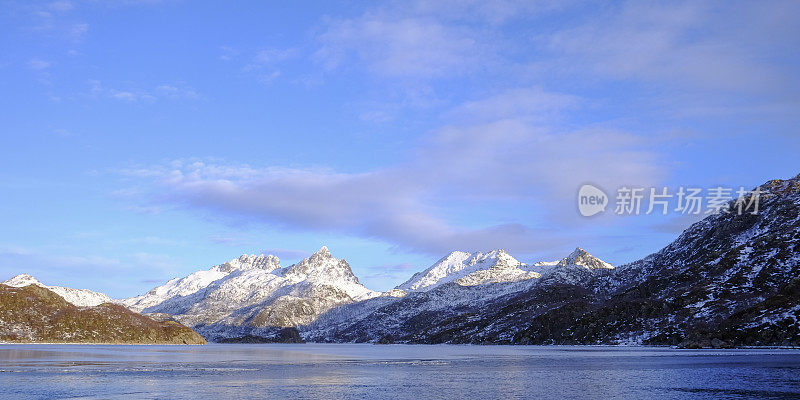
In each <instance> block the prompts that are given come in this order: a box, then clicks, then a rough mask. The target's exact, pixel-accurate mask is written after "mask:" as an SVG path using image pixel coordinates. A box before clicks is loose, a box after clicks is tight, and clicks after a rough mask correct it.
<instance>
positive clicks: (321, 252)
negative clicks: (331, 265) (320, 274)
mask: <svg viewBox="0 0 800 400" xmlns="http://www.w3.org/2000/svg"><path fill="white" fill-rule="evenodd" d="M313 256H321V257H326V258H327V257H333V256H332V255H331V251H330V250H328V246H322V247H320V248H319V250H317V252H316V253H314V254H313V255H312V257H313Z"/></svg>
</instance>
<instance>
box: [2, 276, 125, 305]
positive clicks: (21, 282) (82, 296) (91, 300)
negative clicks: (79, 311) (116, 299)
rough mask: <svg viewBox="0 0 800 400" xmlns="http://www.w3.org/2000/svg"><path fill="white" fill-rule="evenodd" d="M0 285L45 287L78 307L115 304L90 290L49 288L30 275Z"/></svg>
mask: <svg viewBox="0 0 800 400" xmlns="http://www.w3.org/2000/svg"><path fill="white" fill-rule="evenodd" d="M0 283H2V284H3V285H7V286H13V287H24V286H28V285H36V286H39V287H43V288H45V289H47V290H50V291H52V292H54V293H55V294H57V295H59V296H61V297H63V298H64V300H66V301H67V302H69V303H72V304H74V305H76V306H78V307H94V306H97V305H100V304H103V303H110V302H113V300H111V298H110V297H108V296H106V295H105V294H103V293H98V292H93V291H91V290H88V289H72V288H67V287H61V286H47V285H45V284H43V283H42V282H39V280H38V279H36V278H34V277H32V276H30V275H28V274H21V275H17V276H15V277H13V278H11V279H9V280H7V281H5V282H0Z"/></svg>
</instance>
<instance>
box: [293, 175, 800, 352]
mask: <svg viewBox="0 0 800 400" xmlns="http://www.w3.org/2000/svg"><path fill="white" fill-rule="evenodd" d="M760 189H761V191H762V192H763V193H762V195H761V197H760V205H759V212H758V214H755V215H754V214H751V213H745V214H742V215H739V214H738V213H719V214H715V215H711V216H709V217H707V218H706V219H704V220H702V221H700V222H698V223H696V224H694V225H692V226H691V227H690V228H689V229H687V230H686V231H684V232H683V234H681V235H680V237H679V238H678V239H677V240H676V241H675V242H673V243H672V244H670V245H669V246H667V247H666V248H664V249H662V250H661V251H659V252H657V253H655V254H652V255H650V256H648V257H646V258H645V259H643V260H640V261H636V262H633V263H630V264H627V265H623V266H620V267H619V268H616V269H614V268H612V267H611V266H609V265H607V264H605V263H603V262H602V261H600V260H596V259H594V258H593V257H591V256H589V255H588V254H584V252H582V251H580V249H578V250H577V251H576V252H574V253H573V254H571V255H570V256H568V257H566V258H565V259H564V260H561V261H559V262H552V263H537V264H534V265H533V266H532V268H535V269H540V270H542V271H543V272H542V277H541V278H540V279H531V280H529V281H522V282H511V283H493V284H488V285H479V286H473V287H464V286H460V285H458V284H456V282H451V283H445V284H442V285H440V286H439V287H435V288H433V289H432V290H428V291H424V292H412V293H409V294H408V295H407V296H405V297H403V298H402V299H398V300H392V301H390V300H386V299H373V300H369V301H367V302H363V303H362V304H352V305H348V306H345V307H343V308H342V309H337V310H333V311H331V312H330V313H329V314H328V315H323V316H322V317H321V318H320V319H319V320H318V321H317V322H316V323H314V324H311V325H310V326H308V327H305V328H304V332H303V334H304V335H305V338H306V339H307V340H317V341H334V342H340V341H372V342H404V343H508V344H512V343H513V344H601V343H605V344H620V343H627V344H664V345H679V346H685V347H697V346H702V347H709V346H711V347H726V346H745V345H794V346H798V345H800V247H799V246H800V176H798V177H795V178H793V179H789V180H774V181H770V182H767V183H766V184H765V185H763V186H761V188H760ZM731 205H734V203H733V202H732V203H731Z"/></svg>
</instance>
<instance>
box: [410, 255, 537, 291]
mask: <svg viewBox="0 0 800 400" xmlns="http://www.w3.org/2000/svg"><path fill="white" fill-rule="evenodd" d="M540 276H541V275H540V274H539V273H537V272H534V271H530V270H528V269H527V266H526V265H525V264H523V263H521V262H520V261H518V260H517V259H515V258H514V257H512V256H511V255H510V254H508V253H507V252H506V251H505V250H493V251H490V252H488V253H481V252H476V253H471V254H470V253H466V252H463V251H454V252H452V253H450V254H448V255H447V256H446V257H444V258H442V259H440V260H439V261H437V262H436V263H435V264H433V265H432V266H430V267H429V268H428V269H426V270H424V271H422V272H418V273H416V274H414V276H412V277H411V279H409V280H408V281H406V282H404V283H403V284H401V285H399V286H397V289H399V290H403V291H406V292H410V291H427V290H431V289H433V288H436V287H438V286H440V285H443V284H446V283H449V282H456V283H457V284H459V285H461V286H474V285H480V284H483V283H501V282H517V281H522V280H527V279H534V278H538V277H540Z"/></svg>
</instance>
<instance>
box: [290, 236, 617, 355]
mask: <svg viewBox="0 0 800 400" xmlns="http://www.w3.org/2000/svg"><path fill="white" fill-rule="evenodd" d="M454 254H455V255H456V257H452V256H453V255H454ZM464 254H467V253H461V254H459V253H458V252H455V253H451V254H450V256H448V257H445V258H443V259H441V260H440V261H438V262H437V263H435V264H434V265H433V266H432V267H431V268H428V269H427V270H425V271H423V272H421V273H418V274H415V276H414V277H412V279H411V280H409V281H408V282H406V283H405V284H403V285H401V286H400V287H406V288H409V287H413V286H411V285H413V284H415V283H419V282H425V283H430V285H429V287H424V286H423V287H422V289H418V290H412V291H410V292H408V294H407V295H406V296H405V297H402V298H397V299H394V300H389V299H383V298H379V299H371V300H369V301H367V302H360V303H354V304H349V305H346V306H343V307H339V308H336V309H333V310H331V311H330V312H328V313H326V314H323V315H322V316H321V317H320V318H319V319H318V320H317V321H315V322H314V323H312V324H311V325H309V326H307V327H302V328H301V331H302V334H303V336H304V337H305V338H306V340H309V341H333V342H337V341H345V342H351V341H356V342H358V341H387V340H388V341H396V340H399V341H408V342H417V341H421V342H426V340H427V339H425V338H426V337H427V336H426V335H428V334H430V332H427V333H425V334H422V333H421V332H422V331H427V330H428V329H432V328H434V327H436V326H438V325H439V324H441V323H443V322H444V321H447V320H450V319H452V318H458V316H459V315H473V316H474V317H475V316H479V315H480V312H479V311H478V310H481V309H495V308H496V309H502V308H503V307H504V303H505V300H504V299H506V298H509V297H513V296H514V295H516V294H519V293H521V292H526V291H529V290H532V288H536V287H538V286H541V285H543V284H555V283H562V282H560V280H563V281H567V280H569V281H570V282H572V283H573V284H578V283H579V281H586V280H588V278H586V277H585V276H586V275H592V273H593V272H594V271H606V270H611V269H613V267H612V266H611V265H610V264H608V263H605V262H603V261H601V260H599V259H597V258H595V257H592V256H591V255H589V254H588V253H586V252H585V251H584V250H582V249H578V250H576V251H575V252H573V253H572V254H570V255H568V256H567V257H564V258H563V259H562V260H560V261H556V262H553V263H549V264H552V265H551V267H552V268H550V269H551V270H552V271H549V272H547V273H545V275H544V277H547V276H550V280H549V281H543V280H540V279H532V278H536V277H539V276H540V274H539V273H537V272H533V271H530V268H533V267H527V266H525V265H524V264H522V263H520V262H519V261H517V260H515V259H513V257H511V256H510V255H508V254H507V253H505V252H503V251H495V252H490V253H487V254H486V255H483V254H481V253H476V254H481V256H479V257H474V255H471V254H467V255H468V256H469V257H465V256H464ZM487 255H488V257H487ZM454 259H455V260H464V261H460V262H456V263H453V262H452V261H453V260H454ZM473 259H474V260H477V261H476V262H474V263H470V262H469V261H468V260H473ZM480 260H491V261H492V262H488V263H487V262H484V263H481V262H480ZM497 260H500V261H499V262H498V261H497ZM453 264H456V267H455V268H453ZM458 264H461V265H458ZM558 264H560V265H558ZM476 265H478V267H477V268H476V267H475V266H476ZM442 271H447V272H449V273H450V275H446V274H443V273H442ZM509 272H510V273H509ZM484 273H485V274H487V275H488V276H489V277H491V278H492V279H482V278H484V277H483V276H480V275H479V274H484ZM523 274H524V275H523ZM548 274H549V275H548ZM453 275H455V277H453ZM476 275H478V278H481V279H475V280H472V281H469V280H470V279H473V277H475V276H476ZM520 275H522V276H524V277H525V278H523V279H519V276H520ZM576 276H578V277H581V279H578V278H576ZM430 277H433V278H434V279H428V278H430ZM544 277H543V279H544ZM436 279H438V280H436ZM465 281H466V282H465ZM556 281H558V282H556ZM473 282H474V284H470V283H473ZM409 284H411V285H409ZM470 318H473V317H470ZM476 334H477V333H476ZM387 338H391V339H387ZM476 338H477V336H476ZM476 340H477V339H476Z"/></svg>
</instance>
